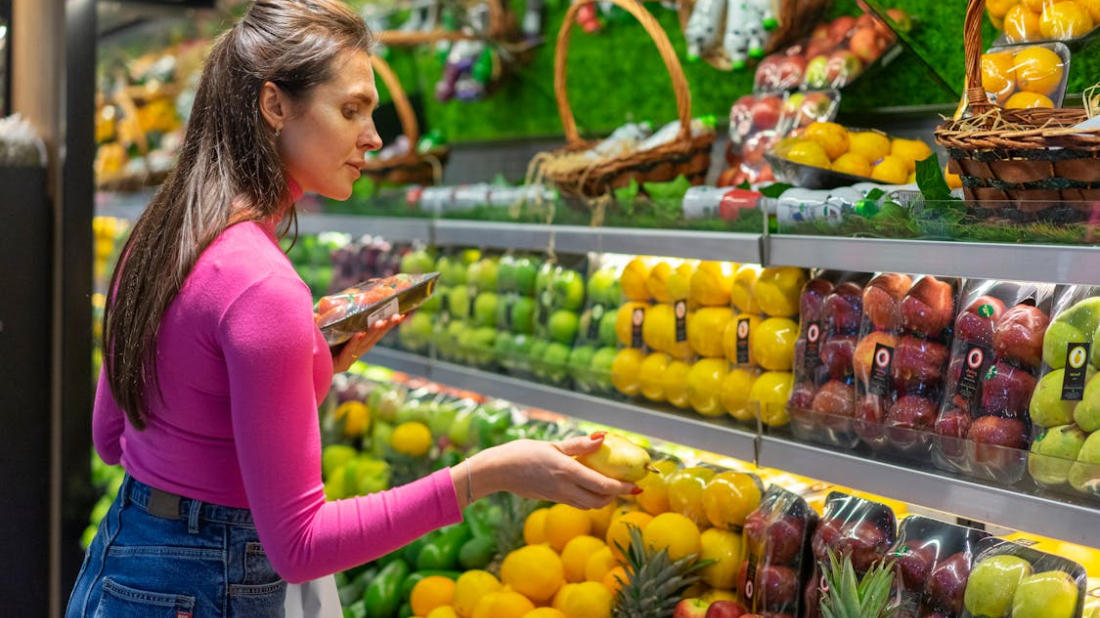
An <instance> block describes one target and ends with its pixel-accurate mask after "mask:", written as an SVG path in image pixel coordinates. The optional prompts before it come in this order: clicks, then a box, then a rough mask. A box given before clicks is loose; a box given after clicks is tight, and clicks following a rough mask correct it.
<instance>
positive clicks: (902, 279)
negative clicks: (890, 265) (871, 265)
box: [863, 273, 910, 330]
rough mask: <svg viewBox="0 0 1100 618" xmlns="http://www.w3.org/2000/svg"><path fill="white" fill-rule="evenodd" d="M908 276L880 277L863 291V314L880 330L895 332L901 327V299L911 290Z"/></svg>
mask: <svg viewBox="0 0 1100 618" xmlns="http://www.w3.org/2000/svg"><path fill="white" fill-rule="evenodd" d="M909 282H910V279H909V277H908V276H906V275H898V274H895V273H887V274H884V275H879V276H878V277H875V278H874V279H872V280H871V282H870V283H868V284H867V287H866V288H864V289H863V313H864V315H866V316H867V317H869V318H870V319H871V324H873V325H874V327H875V328H876V329H879V330H894V329H896V328H898V327H900V326H901V308H900V307H899V303H900V302H901V297H902V296H903V295H904V294H905V292H906V290H908V289H909Z"/></svg>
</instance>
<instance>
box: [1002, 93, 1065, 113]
mask: <svg viewBox="0 0 1100 618" xmlns="http://www.w3.org/2000/svg"><path fill="white" fill-rule="evenodd" d="M1034 107H1045V108H1047V109H1050V108H1053V107H1054V101H1051V100H1050V98H1049V97H1046V96H1044V95H1041V94H1036V93H1034V92H1017V93H1016V94H1014V95H1012V96H1010V97H1008V101H1006V102H1005V109H1031V108H1034Z"/></svg>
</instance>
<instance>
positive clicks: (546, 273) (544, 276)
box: [535, 263, 561, 294]
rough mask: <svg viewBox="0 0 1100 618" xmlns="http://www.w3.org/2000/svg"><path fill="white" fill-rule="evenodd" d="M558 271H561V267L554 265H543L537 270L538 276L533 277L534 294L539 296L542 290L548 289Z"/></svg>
mask: <svg viewBox="0 0 1100 618" xmlns="http://www.w3.org/2000/svg"><path fill="white" fill-rule="evenodd" d="M559 270H561V266H558V265H556V264H550V263H546V264H543V265H542V268H539V272H538V274H537V275H535V293H536V294H541V293H542V292H543V291H544V290H548V289H550V286H551V285H552V284H553V283H554V277H555V276H556V275H557V272H558V271H559Z"/></svg>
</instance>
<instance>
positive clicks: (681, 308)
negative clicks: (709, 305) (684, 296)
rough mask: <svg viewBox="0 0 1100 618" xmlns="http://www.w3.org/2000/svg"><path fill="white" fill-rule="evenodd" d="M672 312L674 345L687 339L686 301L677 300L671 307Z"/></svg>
mask: <svg viewBox="0 0 1100 618" xmlns="http://www.w3.org/2000/svg"><path fill="white" fill-rule="evenodd" d="M673 311H674V312H675V313H676V343H683V342H685V341H687V339H688V331H687V315H688V304H687V301H686V300H678V301H676V304H674V305H673Z"/></svg>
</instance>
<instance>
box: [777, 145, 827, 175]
mask: <svg viewBox="0 0 1100 618" xmlns="http://www.w3.org/2000/svg"><path fill="white" fill-rule="evenodd" d="M782 156H783V157H784V158H785V159H787V160H788V161H794V162H795V163H801V164H802V165H809V166H811V167H821V168H824V169H829V166H830V165H831V161H830V159H829V154H828V153H827V152H825V149H824V148H822V147H821V144H818V143H817V142H812V141H809V140H800V141H797V142H795V143H793V144H791V145H790V147H789V148H787V149H786V152H783V153H782Z"/></svg>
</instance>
